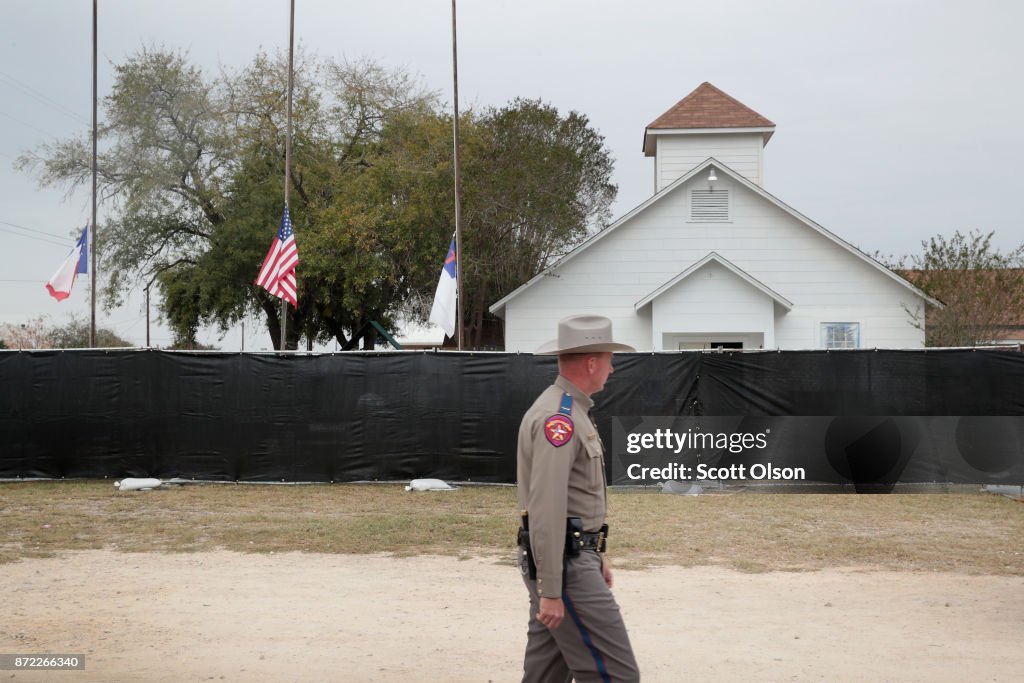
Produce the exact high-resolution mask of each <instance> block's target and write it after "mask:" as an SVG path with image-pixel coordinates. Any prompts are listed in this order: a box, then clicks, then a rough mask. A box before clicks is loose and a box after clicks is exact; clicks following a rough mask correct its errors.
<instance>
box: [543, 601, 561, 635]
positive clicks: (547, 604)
mask: <svg viewBox="0 0 1024 683" xmlns="http://www.w3.org/2000/svg"><path fill="white" fill-rule="evenodd" d="M564 616H565V605H564V604H563V603H562V599H561V598H541V599H540V611H539V612H537V620H538V621H539V622H540V623H542V624H544V625H545V626H547V627H548V628H549V629H552V630H553V629H556V628H558V625H559V624H561V623H562V618H563V617H564Z"/></svg>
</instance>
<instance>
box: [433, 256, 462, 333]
mask: <svg viewBox="0 0 1024 683" xmlns="http://www.w3.org/2000/svg"><path fill="white" fill-rule="evenodd" d="M456 261H457V259H456V258H455V238H454V237H453V238H452V243H451V246H450V247H448V256H447V257H446V258H445V260H444V267H443V268H442V269H441V277H440V279H438V281H437V292H436V293H435V294H434V305H433V306H432V307H431V309H430V322H432V323H434V324H435V325H440V326H441V329H443V330H444V333H445V334H447V335H448V336H449V337H453V338H454V337H455V313H456V311H455V309H456V308H457V307H458V304H457V296H458V287H457V286H456V282H457V281H456V279H455V268H456V265H457V264H456Z"/></svg>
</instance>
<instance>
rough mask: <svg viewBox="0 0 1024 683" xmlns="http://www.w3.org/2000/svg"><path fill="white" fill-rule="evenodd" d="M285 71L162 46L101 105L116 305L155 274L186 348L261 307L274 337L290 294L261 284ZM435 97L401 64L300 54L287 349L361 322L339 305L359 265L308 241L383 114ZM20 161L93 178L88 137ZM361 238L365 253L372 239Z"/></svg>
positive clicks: (278, 186)
mask: <svg viewBox="0 0 1024 683" xmlns="http://www.w3.org/2000/svg"><path fill="white" fill-rule="evenodd" d="M285 69H286V63H285V61H284V60H283V59H281V58H270V57H268V56H266V55H262V54H261V55H258V56H257V58H256V59H255V60H254V61H253V63H252V64H251V65H249V66H248V67H246V68H245V69H242V70H240V71H238V72H236V73H228V74H224V75H222V76H221V77H219V78H215V79H211V78H207V77H206V76H205V75H204V74H203V73H202V72H201V71H200V70H198V69H196V68H194V67H192V66H190V65H189V64H188V63H187V61H186V59H185V57H184V56H183V55H181V54H179V53H174V52H169V51H165V50H143V51H142V52H140V53H139V54H137V55H136V56H134V57H132V58H131V59H129V60H128V61H127V62H126V63H125V64H122V65H119V66H118V67H117V72H116V79H115V84H114V87H113V90H112V92H111V94H110V95H109V96H107V97H106V98H105V100H104V111H105V122H104V124H103V126H102V128H101V136H102V138H103V139H104V140H106V141H107V145H105V148H106V151H105V152H104V153H103V154H102V155H101V157H100V159H99V164H98V165H99V176H100V191H101V195H102V196H103V197H104V198H105V199H106V200H107V201H108V203H109V205H110V206H111V208H112V211H111V212H110V213H111V216H112V218H111V219H110V220H109V221H108V222H107V225H105V226H103V229H102V230H101V239H100V240H98V245H97V247H98V250H97V253H98V254H99V255H100V258H101V262H102V265H103V270H102V272H103V273H104V274H105V276H106V279H107V281H106V286H105V288H104V293H105V298H104V302H105V304H106V305H107V306H114V305H116V304H118V303H119V302H120V301H121V299H122V298H123V296H124V294H125V293H126V292H127V291H128V290H129V289H130V288H131V287H133V286H135V284H136V283H138V282H145V281H149V280H152V279H155V282H156V285H157V287H158V289H159V290H160V291H161V293H162V295H163V304H162V306H161V308H162V310H163V312H164V314H165V316H166V317H167V320H168V322H169V323H170V324H171V326H172V328H173V329H174V331H175V334H176V338H177V342H178V343H180V344H186V345H187V344H194V342H195V334H196V332H197V330H198V329H199V327H200V326H202V325H204V324H211V323H212V324H218V325H219V326H220V327H221V328H222V329H226V328H228V327H230V326H231V325H233V324H234V323H236V322H237V321H238V320H239V319H241V318H242V317H243V316H244V315H245V314H246V313H248V312H252V311H262V312H263V313H264V314H265V316H266V320H267V326H268V331H269V333H270V335H271V338H272V341H273V342H274V346H275V348H278V347H279V345H280V340H279V331H280V320H279V314H280V310H281V309H280V306H279V302H278V300H277V299H275V298H272V297H270V296H268V295H267V294H266V292H264V291H263V290H262V289H260V288H257V287H255V285H253V284H252V283H253V280H254V279H255V277H256V274H257V272H258V269H259V265H260V263H261V262H262V259H263V256H264V254H265V253H266V250H267V248H268V247H269V245H270V242H271V239H272V238H273V236H274V234H275V233H276V231H277V223H278V221H279V220H280V215H281V209H282V206H283V194H284V187H283V183H284V148H285V137H286V132H285V98H286V92H285V88H284V84H285V83H286V81H287V79H286V75H287V74H286V71H285ZM435 101H436V96H435V95H433V94H432V93H430V92H427V91H425V90H424V89H422V88H421V87H419V86H418V84H417V83H416V82H415V80H413V79H412V78H410V77H409V76H408V75H407V74H405V73H404V72H401V71H393V72H392V71H387V70H384V69H382V68H381V67H379V66H377V65H375V64H374V63H372V62H369V61H361V62H353V63H335V62H331V61H323V60H315V59H308V58H304V57H302V56H301V55H300V59H298V60H297V68H296V70H295V107H294V137H293V143H294V144H293V164H292V171H291V174H290V177H289V180H288V182H289V186H290V191H291V213H292V217H293V222H294V224H295V227H296V235H297V240H298V242H299V249H300V258H301V259H302V262H301V264H300V268H299V271H298V276H299V291H300V292H301V298H300V301H299V307H298V309H297V310H291V309H290V310H289V312H288V315H289V318H290V320H289V322H290V324H289V331H290V333H289V339H288V346H289V347H290V348H295V347H296V345H297V342H298V337H299V335H300V334H306V335H307V336H308V337H311V338H317V339H324V338H329V337H336V338H338V340H339V342H342V343H344V342H345V341H346V338H345V335H346V334H347V333H349V332H350V331H351V329H352V328H353V325H355V324H356V322H357V321H358V320H360V319H361V318H362V317H363V312H362V311H361V310H353V309H352V308H345V307H344V306H342V305H341V302H342V301H349V302H350V301H352V300H353V297H352V296H347V297H346V296H343V294H345V291H344V290H345V288H347V287H350V283H349V280H350V278H348V277H347V266H348V264H346V263H345V262H344V261H339V260H335V261H334V262H333V263H331V265H330V268H324V267H319V268H318V267H317V262H318V260H319V256H318V254H317V253H316V252H315V251H312V250H311V247H313V248H315V246H316V244H317V238H316V234H317V231H318V229H319V225H320V223H319V219H320V217H321V215H323V214H324V213H325V212H326V213H328V214H329V212H330V211H331V208H332V205H333V203H334V202H335V201H336V200H337V199H338V198H339V197H344V195H345V193H344V192H343V191H342V190H343V187H341V186H339V185H338V183H339V181H340V180H345V179H346V178H347V177H349V176H354V175H358V173H359V172H360V170H361V169H362V168H364V167H365V161H364V159H363V156H364V154H365V149H366V147H367V146H368V145H370V144H373V142H374V140H375V138H376V136H378V135H379V132H380V130H381V129H382V127H383V125H384V122H385V121H386V119H387V118H388V117H389V116H390V115H392V113H394V112H399V111H400V112H407V111H415V110H417V109H425V110H429V108H430V107H431V106H432V105H433V103H434V102H435ZM19 165H20V166H21V167H22V168H31V169H39V178H40V181H41V183H42V184H43V185H67V186H69V187H71V188H74V187H77V186H79V185H83V184H85V183H86V182H87V181H88V179H89V177H90V176H89V173H90V166H89V145H88V144H87V140H85V139H78V140H64V141H58V142H56V143H54V144H51V145H46V146H44V147H43V148H42V149H40V150H38V151H37V152H35V153H30V154H25V155H23V156H22V157H20V159H19ZM356 231H357V232H358V226H357V230H356ZM351 241H353V242H355V243H356V249H357V251H358V250H360V249H368V248H372V245H365V244H364V243H363V242H362V241H360V240H358V239H356V238H353V240H351ZM305 243H308V244H305ZM304 244H305V246H304ZM363 256H364V255H363V254H357V259H360V258H363ZM326 258H329V257H326ZM325 271H329V277H327V278H324V277H323V273H324V272H325ZM339 275H340V277H339ZM325 287H326V288H327V289H325ZM339 288H340V289H339ZM325 302H326V303H325ZM387 303H388V307H391V306H393V304H394V302H387ZM372 314H373V313H372V312H371V315H372Z"/></svg>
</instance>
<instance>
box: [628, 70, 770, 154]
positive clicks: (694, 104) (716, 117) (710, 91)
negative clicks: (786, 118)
mask: <svg viewBox="0 0 1024 683" xmlns="http://www.w3.org/2000/svg"><path fill="white" fill-rule="evenodd" d="M697 128H699V129H712V130H714V129H718V128H758V129H765V128H768V129H773V128H775V124H774V123H772V122H771V121H769V120H768V119H766V118H765V117H763V116H761V115H760V114H758V113H757V112H756V111H754V110H753V109H751V108H750V107H748V106H747V105H745V104H743V103H742V102H740V101H739V100H736V99H734V98H732V97H730V96H729V95H727V94H725V93H724V92H722V91H721V90H719V89H718V88H716V87H715V86H713V85H711V84H710V83H708V82H707V81H705V82H704V83H701V84H700V85H699V86H697V89H696V90H694V91H693V92H691V93H690V94H689V95H687V96H686V97H684V98H683V99H681V100H679V101H678V102H676V103H675V104H674V105H673V106H672V107H671V108H670V109H669V110H668V111H666V112H665V113H664V114H662V115H661V116H659V117H658V118H656V119H654V121H652V122H651V123H650V124H649V125H648V126H647V128H646V130H644V153H645V154H646V155H647V156H653V155H654V139H653V136H652V135H651V134H650V131H652V130H686V129H697ZM762 132H764V141H765V142H766V143H767V142H768V139H769V138H770V137H771V136H772V133H773V132H774V131H772V130H766V131H762Z"/></svg>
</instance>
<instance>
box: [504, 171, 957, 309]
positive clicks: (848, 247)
mask: <svg viewBox="0 0 1024 683" xmlns="http://www.w3.org/2000/svg"><path fill="white" fill-rule="evenodd" d="M711 166H713V167H714V168H715V169H716V170H717V171H719V172H721V173H723V174H724V175H726V176H728V177H729V178H731V179H732V180H734V181H736V182H737V183H738V184H739V185H741V186H743V187H746V188H747V189H749V190H750V191H752V192H754V193H755V194H756V195H758V196H760V197H762V198H763V199H765V200H767V201H768V202H769V203H771V204H774V205H775V206H777V207H779V208H780V209H782V210H783V211H784V212H785V213H787V214H789V215H790V216H792V217H793V218H795V219H796V220H797V221H799V222H800V223H803V224H804V225H806V226H807V227H808V228H810V229H811V230H814V231H815V232H817V233H819V234H820V235H822V236H823V237H825V238H826V239H828V240H829V241H830V242H832V243H834V244H835V245H836V246H838V247H839V248H841V249H843V250H845V251H847V252H849V253H851V254H853V255H854V256H855V257H856V258H858V259H860V260H861V261H864V262H865V263H867V264H869V265H870V266H871V267H872V268H873V269H874V270H876V271H878V272H879V273H880V274H882V275H883V276H885V277H888V278H890V279H892V280H894V281H895V282H897V283H898V284H899V285H901V286H902V287H905V288H906V289H908V290H910V291H911V292H912V293H913V294H915V295H916V296H919V297H921V298H922V299H924V300H925V301H926V302H928V303H930V304H932V305H933V306H940V307H941V306H942V303H941V302H939V301H938V300H937V299H935V298H934V297H931V296H928V295H927V294H926V293H924V292H922V291H921V290H920V289H918V288H917V287H915V286H914V285H913V284H911V283H910V282H907V280H905V279H904V278H902V277H900V276H899V275H897V274H896V273H894V272H893V271H891V270H889V269H888V268H886V267H885V266H884V265H882V264H881V263H879V262H878V261H876V260H875V259H873V258H871V257H870V256H868V255H867V254H865V253H864V252H862V251H861V250H860V249H858V248H857V247H855V246H853V245H852V244H850V243H849V242H847V241H846V240H843V239H842V238H840V237H838V236H837V235H835V234H834V233H832V232H830V231H829V230H826V229H825V228H823V227H822V226H820V225H818V224H817V223H815V222H814V221H812V220H811V219H809V218H807V217H806V216H804V215H803V214H801V213H800V212H798V211H796V210H795V209H793V208H792V207H790V206H788V205H787V204H785V203H784V202H782V201H780V200H779V199H778V198H776V197H775V196H773V195H771V194H769V193H768V192H766V191H765V190H764V188H762V187H759V186H757V185H755V184H754V183H752V182H750V181H749V180H747V179H746V178H744V177H743V176H741V175H740V174H738V173H736V172H735V171H733V170H732V169H730V168H729V167H728V166H726V165H725V164H723V163H721V162H720V161H718V160H717V159H715V158H713V157H709V158H707V159H705V160H704V161H703V162H702V163H700V164H698V165H697V166H696V167H694V168H693V169H691V170H690V172H689V173H687V174H686V175H684V176H682V177H680V178H678V179H677V180H676V181H675V182H673V183H672V184H671V185H669V186H668V187H666V188H665V189H664V190H662V191H661V192H659V193H657V194H656V195H654V196H652V197H650V198H649V199H647V200H646V201H645V202H643V203H642V204H640V205H639V206H637V207H636V208H634V209H633V210H632V211H630V212H629V213H627V214H626V215H624V216H622V217H621V218H619V219H618V220H617V221H615V222H614V223H612V224H611V225H609V226H608V227H606V228H605V229H604V230H601V231H600V232H598V233H596V234H594V235H591V236H590V237H589V238H588V239H586V240H585V241H584V242H583V243H582V244H580V245H579V246H577V247H576V248H575V249H573V250H572V251H570V252H569V253H568V254H566V255H564V256H562V258H560V259H559V260H558V261H556V262H555V263H553V264H552V265H550V266H549V267H548V268H546V269H545V270H544V271H543V272H541V273H538V274H537V275H535V276H534V277H533V278H531V279H530V280H529V281H527V282H525V283H523V284H522V285H520V286H519V287H518V288H517V289H515V290H514V291H513V292H511V293H510V294H508V295H507V296H505V297H504V298H502V299H501V300H499V301H497V302H495V303H494V304H492V305H491V306H490V307H489V308H488V310H489V311H490V312H491V313H495V314H497V315H499V316H504V309H505V306H506V305H507V304H508V302H509V301H511V300H512V299H515V298H516V297H518V296H519V295H520V294H522V293H523V292H525V291H526V290H527V289H529V288H530V287H532V286H533V285H535V284H536V283H537V282H539V281H540V280H542V279H543V278H545V277H547V276H549V275H551V274H553V273H554V272H555V271H557V270H558V269H559V268H560V267H561V266H563V265H564V264H565V263H566V262H568V261H570V260H572V259H574V258H577V257H579V256H580V254H582V253H584V252H585V251H587V249H589V248H590V247H592V246H593V245H594V244H596V243H597V242H600V241H601V240H603V239H605V238H606V237H608V236H609V235H611V234H612V233H614V232H616V231H617V230H618V229H619V228H620V227H622V226H623V225H626V224H627V223H629V222H630V220H632V219H633V218H635V217H636V216H638V215H640V214H642V213H644V212H645V211H647V210H648V209H650V207H652V206H653V205H655V204H657V203H659V202H661V201H664V200H665V198H666V197H669V196H671V195H672V194H673V193H674V192H675V191H676V190H678V189H679V188H681V187H683V186H684V185H686V184H687V183H688V182H689V181H690V180H691V179H692V178H694V177H696V176H698V175H700V174H701V173H706V172H707V169H708V167H711Z"/></svg>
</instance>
